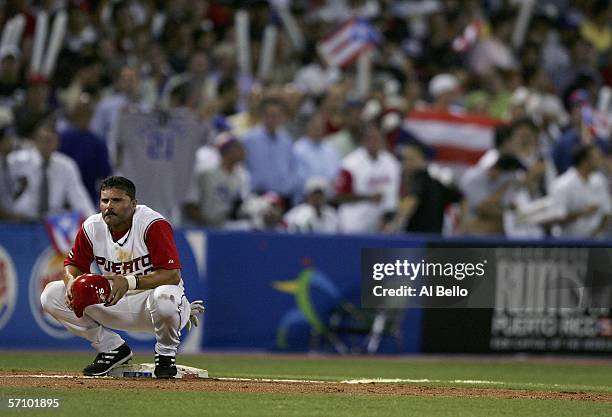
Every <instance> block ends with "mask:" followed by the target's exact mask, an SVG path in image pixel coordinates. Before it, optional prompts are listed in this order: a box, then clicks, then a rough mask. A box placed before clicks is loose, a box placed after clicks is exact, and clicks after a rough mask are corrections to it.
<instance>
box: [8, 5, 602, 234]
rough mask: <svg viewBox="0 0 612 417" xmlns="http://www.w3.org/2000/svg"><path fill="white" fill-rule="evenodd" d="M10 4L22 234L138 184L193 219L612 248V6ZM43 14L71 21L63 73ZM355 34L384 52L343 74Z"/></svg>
mask: <svg viewBox="0 0 612 417" xmlns="http://www.w3.org/2000/svg"><path fill="white" fill-rule="evenodd" d="M0 4H1V7H0V22H2V27H3V28H6V26H7V24H8V22H11V21H12V20H11V19H14V18H15V17H16V16H23V18H24V24H23V33H22V36H21V38H20V39H19V41H18V42H16V43H14V44H11V43H10V42H6V39H5V36H4V35H3V41H2V45H0V127H1V128H2V132H1V133H2V134H1V138H0V219H2V220H4V221H12V222H37V221H40V220H42V219H44V218H45V217H46V216H48V215H49V214H57V213H61V212H64V211H70V210H76V211H79V212H81V213H82V214H84V215H89V214H92V213H94V212H95V211H96V206H97V200H98V191H97V187H98V184H99V183H100V181H101V179H103V178H104V177H106V176H108V175H111V174H118V175H125V176H128V177H130V178H132V179H133V180H134V181H135V182H136V184H137V190H138V192H137V197H138V199H139V202H140V203H142V204H147V205H149V206H151V207H152V208H153V209H156V210H159V211H160V212H162V213H163V214H164V215H166V216H167V217H169V218H170V219H171V220H173V221H174V222H175V224H183V225H204V226H207V227H214V228H225V229H243V230H244V229H257V230H276V231H283V232H290V233H307V232H318V233H434V234H443V235H447V236H453V235H454V236H457V235H505V236H508V237H512V238H546V237H562V238H579V239H582V238H610V237H611V236H612V222H611V221H610V219H611V218H612V217H611V216H612V207H611V202H610V200H611V199H610V193H611V190H612V180H611V177H612V175H611V173H612V155H611V154H610V146H611V145H612V143H611V139H610V137H611V134H610V132H611V122H612V118H611V109H612V106H611V103H610V101H611V97H610V96H611V95H612V92H611V90H610V88H609V87H610V86H612V53H611V52H612V49H611V46H612V27H611V22H612V6H611V5H610V2H608V1H605V0H585V1H581V2H569V1H566V0H548V1H547V0H544V1H527V0H525V1H520V0H515V1H503V0H482V1H469V0H468V1H454V0H422V1H416V0H415V1H394V0H337V1H331V0H327V1H326V0H293V1H291V0H276V1H269V2H268V1H204V0H190V1H187V0H173V1H167V2H166V1H159V0H128V1H110V0H106V1H105V0H81V1H77V0H74V1H68V0H55V1H53V0H48V1H28V0H13V1H10V0H6V1H2V2H0ZM239 10H242V11H246V13H247V14H246V16H247V23H248V24H247V25H246V26H242V29H244V30H243V31H242V32H241V27H240V26H239V25H238V20H239V19H237V17H236V16H237V13H238V12H239ZM41 11H45V12H46V13H47V14H48V16H49V19H48V20H49V22H50V23H51V22H53V21H54V16H58V15H59V14H60V13H64V12H65V13H66V16H67V24H66V30H65V36H64V37H63V38H62V42H61V47H60V48H59V54H58V57H57V62H56V64H55V65H54V69H53V71H52V72H51V73H48V74H44V73H42V74H41V73H39V72H37V71H33V70H32V65H31V64H32V56H33V53H34V50H35V49H36V45H35V44H36V42H35V38H36V36H37V29H36V27H37V25H38V23H39V22H40V19H37V16H39V15H40V12H41ZM521 16H522V17H521ZM56 20H57V17H56ZM355 21H358V22H363V24H364V25H365V26H364V27H365V28H367V29H368V30H372V31H374V32H376V33H377V36H376V37H375V38H376V39H372V40H368V44H367V45H368V47H367V48H364V50H363V52H362V53H361V54H360V55H359V56H356V60H357V61H359V62H350V63H346V65H345V64H343V65H341V66H333V65H330V64H329V62H327V61H326V59H324V57H323V56H322V54H321V53H320V52H321V51H320V48H321V45H322V43H323V42H324V41H325V40H326V39H329V38H330V37H331V36H333V35H334V34H335V33H338V32H337V29H338V28H340V27H342V25H345V26H344V27H346V25H347V22H349V23H350V22H355ZM50 26H51V25H50ZM271 27H274V28H276V29H277V30H276V32H275V34H274V42H273V43H270V44H269V45H272V49H271V51H272V52H271V54H270V53H268V54H267V55H266V52H265V50H266V44H265V42H264V39H266V36H267V35H266V33H267V32H268V29H269V28H271ZM51 32H52V31H49V33H51ZM245 33H246V40H247V42H246V43H245V41H244V39H245V38H244V35H245ZM241 36H242V38H241ZM8 38H10V36H9V37H8ZM49 43H50V42H49ZM47 48H49V47H48V46H47ZM340 52H342V51H337V53H340ZM43 56H44V54H43ZM263 56H266V57H267V59H269V60H271V61H268V64H269V65H268V66H267V67H266V65H265V64H262V62H261V60H262V59H263V58H262V57H263ZM362 56H366V57H367V60H366V59H363V60H362ZM362 64H363V65H362ZM368 65H369V66H368ZM364 80H365V81H364ZM457 121H458V122H457ZM466 121H475V122H474V123H476V124H477V125H478V129H480V130H478V132H480V133H478V135H480V134H482V135H483V136H482V137H483V138H484V139H483V140H484V141H485V143H487V147H486V148H485V149H482V148H478V149H472V148H470V146H472V145H468V143H472V142H471V141H470V140H471V139H472V138H471V137H470V133H469V132H470V130H469V129H471V127H469V126H470V125H469V124H467V125H466V123H465V122H466ZM453 123H459V124H457V125H456V126H457V130H456V132H457V134H456V135H455V134H454V132H455V130H454V129H455V128H454V126H455V125H453ZM449 126H450V130H449ZM465 126H468V130H465V129H464V127H465ZM442 131H444V132H445V133H444V135H446V136H445V137H444V138H442V137H439V136H440V135H443V134H442V133H440V132H442ZM459 131H461V132H467V134H466V135H467V136H466V137H465V138H464V136H463V135H464V134H465V133H461V134H459ZM449 132H450V134H449ZM474 135H476V134H474ZM478 137H480V136H478ZM442 140H443V141H444V145H445V146H439V145H440V143H439V141H442ZM453 141H455V142H456V143H454V144H453ZM449 143H450V144H451V145H453V146H451V147H448V146H447V145H448V144H449ZM467 148H469V149H467ZM475 151H476V152H477V153H476V154H474V152H475ZM463 153H465V154H466V155H467V154H469V155H471V158H472V160H469V161H467V160H460V158H458V156H460V154H463ZM445 155H446V156H445ZM474 155H476V156H477V158H476V159H474ZM466 161H467V162H466Z"/></svg>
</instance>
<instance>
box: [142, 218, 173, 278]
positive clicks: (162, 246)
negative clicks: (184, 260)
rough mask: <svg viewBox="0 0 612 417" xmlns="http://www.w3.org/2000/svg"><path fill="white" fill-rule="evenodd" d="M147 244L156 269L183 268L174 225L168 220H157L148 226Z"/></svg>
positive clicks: (146, 232)
mask: <svg viewBox="0 0 612 417" xmlns="http://www.w3.org/2000/svg"><path fill="white" fill-rule="evenodd" d="M145 244H146V245H147V248H148V249H149V255H151V262H152V264H153V267H154V268H155V269H181V260H180V258H179V255H178V250H177V249H176V243H175V241H174V233H173V231H172V226H170V223H168V222H167V221H166V220H163V219H158V220H155V221H153V222H152V223H151V224H150V225H149V227H147V230H146V231H145Z"/></svg>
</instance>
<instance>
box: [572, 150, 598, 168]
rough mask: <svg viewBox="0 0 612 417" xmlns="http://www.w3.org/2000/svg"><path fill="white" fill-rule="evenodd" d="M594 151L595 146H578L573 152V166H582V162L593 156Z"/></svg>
mask: <svg viewBox="0 0 612 417" xmlns="http://www.w3.org/2000/svg"><path fill="white" fill-rule="evenodd" d="M593 149H595V146H594V145H578V146H576V147H575V148H574V150H573V152H572V165H573V166H575V167H576V166H578V165H580V164H581V163H582V161H584V160H585V159H587V158H588V157H589V156H590V155H591V152H592V151H593Z"/></svg>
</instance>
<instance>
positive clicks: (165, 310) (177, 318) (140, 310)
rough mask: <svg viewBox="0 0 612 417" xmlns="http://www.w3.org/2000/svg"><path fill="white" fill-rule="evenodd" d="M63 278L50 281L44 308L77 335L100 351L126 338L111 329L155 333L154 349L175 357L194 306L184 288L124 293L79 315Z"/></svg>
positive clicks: (116, 346) (174, 287) (168, 287)
mask: <svg viewBox="0 0 612 417" xmlns="http://www.w3.org/2000/svg"><path fill="white" fill-rule="evenodd" d="M65 293H66V287H65V285H64V281H61V280H60V281H54V282H51V283H49V284H48V285H47V286H46V287H45V289H44V290H43V292H42V294H41V295H40V301H41V304H42V307H43V309H44V310H45V311H46V312H47V313H49V314H50V315H51V316H53V317H54V318H55V319H56V320H57V321H59V322H60V323H61V324H62V325H64V327H66V329H68V331H70V332H71V333H72V334H74V335H75V336H79V337H82V338H85V339H87V340H89V341H90V342H91V346H92V347H93V348H94V349H95V350H96V351H98V352H108V351H111V350H114V349H116V348H118V347H119V346H121V345H122V344H123V343H125V342H124V340H123V339H122V338H121V336H119V335H118V334H117V333H115V332H113V331H112V330H110V329H116V330H126V331H134V332H147V333H155V338H156V340H157V342H156V343H155V352H157V353H159V354H161V355H166V356H175V355H176V351H177V349H178V345H179V343H180V336H181V329H182V328H183V327H185V325H186V324H187V322H188V321H189V314H190V312H191V306H190V305H189V301H188V300H187V297H185V293H184V291H183V288H181V287H180V286H178V285H162V286H159V287H157V288H155V289H151V290H144V291H142V292H137V293H127V294H125V295H124V296H123V297H122V298H121V299H120V300H119V302H117V304H115V305H114V306H110V307H105V306H104V304H94V305H91V306H88V307H86V308H85V310H84V312H83V317H81V318H78V317H77V316H76V315H75V314H74V312H73V311H72V310H70V309H69V308H68V306H67V305H66V302H65V301H64V300H65Z"/></svg>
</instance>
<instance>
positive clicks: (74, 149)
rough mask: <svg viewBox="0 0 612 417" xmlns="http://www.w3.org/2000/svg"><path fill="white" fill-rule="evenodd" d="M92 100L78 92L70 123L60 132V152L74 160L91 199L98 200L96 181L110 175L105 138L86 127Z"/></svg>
mask: <svg viewBox="0 0 612 417" xmlns="http://www.w3.org/2000/svg"><path fill="white" fill-rule="evenodd" d="M93 109H94V103H93V101H92V100H91V98H90V96H89V95H88V94H81V95H80V96H79V98H78V101H77V103H76V105H75V107H74V110H73V111H72V114H71V124H70V126H69V127H68V128H67V129H66V130H64V131H63V132H62V133H61V135H60V147H59V151H60V152H62V153H64V154H66V155H68V156H69V157H71V158H72V159H74V161H75V162H76V164H77V166H78V167H79V171H80V172H81V178H82V179H83V185H85V188H86V189H87V192H88V193H89V196H90V197H91V202H92V203H93V204H94V205H95V204H97V201H98V195H99V192H98V182H99V181H101V180H102V179H104V178H106V177H107V176H109V175H110V174H111V166H110V161H109V156H108V149H107V147H106V144H105V143H104V141H103V140H102V139H101V138H100V137H98V136H97V135H95V134H94V133H93V132H92V131H91V129H90V128H89V121H90V119H91V115H92V114H93Z"/></svg>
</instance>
